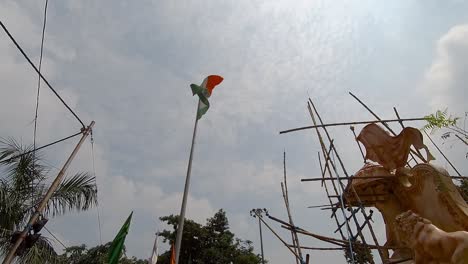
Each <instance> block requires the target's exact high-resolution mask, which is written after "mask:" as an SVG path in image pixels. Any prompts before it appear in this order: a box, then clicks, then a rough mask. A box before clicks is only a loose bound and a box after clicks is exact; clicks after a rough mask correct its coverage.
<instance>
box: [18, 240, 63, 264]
mask: <svg viewBox="0 0 468 264" xmlns="http://www.w3.org/2000/svg"><path fill="white" fill-rule="evenodd" d="M18 260H19V261H18V262H19V263H24V264H26V263H27V264H43V263H58V262H59V258H58V255H57V252H55V250H54V248H53V247H52V245H51V244H50V242H49V240H48V239H47V238H46V237H43V236H41V237H39V240H37V242H36V243H35V244H34V246H32V247H31V248H30V249H29V250H28V251H27V252H26V253H25V254H24V255H23V256H21V257H19V259H18Z"/></svg>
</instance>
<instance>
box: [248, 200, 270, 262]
mask: <svg viewBox="0 0 468 264" xmlns="http://www.w3.org/2000/svg"><path fill="white" fill-rule="evenodd" d="M265 210H266V209H263V210H262V209H260V208H257V209H252V210H250V215H251V216H253V217H257V218H258V229H259V230H260V250H261V252H262V264H265V255H264V254H263V235H262V222H261V220H260V217H262V213H263V212H265Z"/></svg>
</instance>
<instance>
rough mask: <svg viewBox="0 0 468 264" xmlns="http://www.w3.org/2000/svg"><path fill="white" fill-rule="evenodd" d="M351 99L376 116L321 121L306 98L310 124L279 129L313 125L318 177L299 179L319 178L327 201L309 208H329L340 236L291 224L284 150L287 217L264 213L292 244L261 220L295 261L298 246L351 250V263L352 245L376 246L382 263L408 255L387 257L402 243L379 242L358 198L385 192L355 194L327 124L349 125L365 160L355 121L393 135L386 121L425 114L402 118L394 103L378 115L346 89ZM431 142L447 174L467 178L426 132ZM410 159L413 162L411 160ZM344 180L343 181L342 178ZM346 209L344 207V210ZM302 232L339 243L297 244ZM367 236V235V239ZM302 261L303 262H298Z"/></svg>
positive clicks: (413, 154)
mask: <svg viewBox="0 0 468 264" xmlns="http://www.w3.org/2000/svg"><path fill="white" fill-rule="evenodd" d="M349 94H350V95H351V96H352V97H353V98H354V99H356V100H357V101H358V102H359V103H360V104H361V105H362V106H363V107H364V108H365V109H366V110H367V111H368V112H369V113H370V114H372V115H373V116H374V118H375V119H376V120H371V121H353V122H342V123H324V121H323V120H322V117H321V116H320V114H319V112H318V110H317V108H316V106H315V104H314V102H312V100H311V99H310V98H309V99H308V101H307V109H308V111H309V114H310V117H311V120H312V125H311V126H305V127H300V128H295V129H289V130H284V131H281V132H280V134H285V133H289V132H293V131H299V130H305V129H314V130H315V132H316V133H315V134H316V136H317V139H318V142H319V144H320V148H321V150H320V151H319V152H318V153H317V159H318V162H319V165H320V175H321V176H320V177H315V178H305V179H301V182H320V183H321V186H322V187H323V188H324V189H325V193H326V196H327V200H328V204H322V205H314V206H309V207H308V208H319V209H321V210H331V218H333V219H334V221H335V223H336V227H337V228H336V229H335V231H334V233H339V235H340V239H337V238H332V237H328V236H323V235H318V234H314V233H312V232H309V231H306V230H304V229H302V228H299V227H297V226H295V225H294V223H293V221H292V217H291V212H290V206H289V197H288V190H287V181H286V157H285V154H284V160H283V166H284V183H283V182H282V183H281V191H282V194H283V199H284V203H285V206H286V211H287V214H288V220H289V221H283V220H280V219H278V218H276V217H273V216H271V215H270V214H269V213H267V216H268V218H269V219H270V220H273V221H275V222H277V223H279V224H281V227H282V228H285V229H287V230H289V231H290V232H291V238H292V239H291V240H292V243H291V244H287V243H286V242H285V240H284V239H282V238H281V237H280V236H279V235H278V234H277V233H276V232H275V231H274V230H273V229H272V228H271V227H270V226H269V225H267V224H266V222H265V219H266V218H265V219H263V218H262V219H261V220H262V222H263V223H264V224H265V226H267V227H268V228H269V229H270V231H272V232H273V234H274V235H275V236H276V237H277V238H278V239H279V240H280V241H281V242H282V243H283V244H284V245H285V246H286V247H287V248H288V249H289V250H290V251H291V252H292V253H293V254H294V255H295V257H296V263H298V261H299V260H301V259H302V256H300V257H301V258H299V255H301V253H300V251H299V250H300V249H304V250H317V251H334V250H345V251H346V250H350V251H351V252H350V253H351V254H350V258H351V260H350V261H352V262H353V263H354V258H353V256H354V253H352V252H353V248H354V247H355V246H356V247H357V246H360V247H362V246H364V247H367V248H368V249H372V250H377V252H378V254H379V257H380V261H381V263H383V264H396V263H401V262H404V261H407V260H409V259H398V260H395V259H389V256H388V252H387V250H389V249H390V250H395V249H403V248H401V247H388V246H381V245H380V243H379V241H378V239H377V236H376V234H375V232H374V229H373V226H372V222H373V220H372V216H373V210H371V209H370V210H367V209H366V208H365V207H364V204H363V202H362V200H361V198H360V196H363V197H367V198H366V201H367V200H368V199H369V198H370V199H372V200H374V199H375V201H380V200H381V199H385V196H387V195H388V194H386V193H372V194H361V195H358V193H357V192H356V190H355V189H354V186H353V185H351V184H350V183H351V182H352V181H353V180H354V179H358V178H355V177H354V175H351V174H349V173H348V171H347V169H346V166H345V164H344V162H343V160H342V158H341V156H340V153H339V151H338V149H337V148H338V147H337V146H336V145H335V143H334V139H333V138H332V136H331V135H330V133H329V131H328V129H327V128H328V127H333V126H343V125H351V126H350V127H349V128H350V130H351V131H352V135H353V140H355V141H356V144H357V145H358V148H359V151H360V154H361V156H362V158H363V160H364V162H367V161H366V156H365V154H364V151H363V149H362V147H361V145H360V142H359V141H358V140H357V136H356V132H355V128H354V126H352V125H355V124H372V123H379V124H382V125H383V126H384V127H385V128H386V129H387V130H388V131H389V132H390V133H391V134H392V135H393V136H396V133H395V132H394V131H393V130H392V129H391V127H390V126H389V125H388V124H387V123H389V122H398V123H399V125H400V126H401V128H402V129H403V128H405V125H404V122H406V121H419V120H425V118H407V119H404V118H401V117H400V114H399V113H398V111H397V109H396V107H393V111H394V112H395V115H396V117H397V119H386V120H384V119H381V118H380V117H379V116H378V115H377V114H376V113H375V112H374V111H372V110H371V109H370V108H369V106H367V105H366V104H365V103H364V102H363V101H362V100H361V99H359V98H358V97H357V96H355V95H354V94H352V93H351V92H350V93H349ZM428 138H429V139H430V140H431V142H432V143H433V144H434V147H435V148H436V149H437V150H438V151H439V153H440V154H441V155H442V156H443V157H444V158H445V159H446V160H447V162H448V163H449V164H450V165H451V166H452V168H453V169H454V170H455V172H457V174H458V176H449V177H450V178H451V179H468V176H462V175H461V174H460V173H459V172H458V171H457V170H456V168H455V167H454V166H453V164H452V163H451V162H450V161H449V160H448V158H447V156H446V155H445V154H444V153H443V152H442V150H440V148H439V147H438V146H437V145H436V144H435V142H433V140H432V139H431V138H430V137H429V136H428ZM421 162H423V163H426V162H427V161H426V159H425V158H424V157H423V155H422V154H421V153H420V151H419V150H417V149H414V147H413V148H411V149H410V153H409V159H408V161H407V166H409V167H410V168H411V167H413V166H415V165H417V164H419V163H421ZM410 163H412V164H410ZM366 178H374V179H388V178H395V176H388V175H373V176H366ZM343 181H345V182H343ZM345 186H347V188H348V189H347V190H346V191H347V192H348V195H351V196H353V198H354V199H355V200H356V201H357V206H352V205H349V204H345V203H344V195H343V193H344V192H345ZM345 209H346V210H345ZM339 211H340V212H341V214H342V216H339V214H337V212H339ZM353 223H354V224H353ZM364 233H367V234H368V235H370V238H371V240H372V241H373V244H369V243H368V242H367V241H366V236H365V235H364ZM298 234H300V235H305V236H309V237H313V238H315V239H318V240H321V241H323V242H326V243H329V244H332V245H335V246H338V247H307V246H301V245H299V240H298V238H297V235H298ZM368 238H369V237H367V239H368ZM306 260H307V263H308V262H309V254H307V256H306ZM369 261H370V263H375V262H376V261H375V262H374V260H369ZM301 263H302V262H301Z"/></svg>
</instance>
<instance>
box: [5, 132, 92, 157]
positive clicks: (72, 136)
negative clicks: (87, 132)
mask: <svg viewBox="0 0 468 264" xmlns="http://www.w3.org/2000/svg"><path fill="white" fill-rule="evenodd" d="M82 133H83V132H81V131H80V132H78V133H75V134H73V135H71V136H68V137H65V138H62V139H59V140H56V141H54V142H52V143H49V144H47V145H44V146H42V147H38V148H36V149H35V150H34V149H33V150H30V151H26V152H24V153H21V154H19V155H16V156H13V157H11V158H8V159H6V160H0V163H5V162H9V161H10V160H13V159H17V158H21V157H22V156H24V155H28V154H30V153H32V152H34V151H38V150H41V149H44V148H47V147H50V146H52V145H55V144H58V143H60V142H63V141H65V140H67V139H70V138H74V137H76V136H78V135H81V134H82Z"/></svg>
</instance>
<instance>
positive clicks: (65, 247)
mask: <svg viewBox="0 0 468 264" xmlns="http://www.w3.org/2000/svg"><path fill="white" fill-rule="evenodd" d="M44 229H45V230H46V231H47V232H48V233H49V234H50V235H51V236H52V237H53V238H54V239H55V241H57V242H59V243H60V245H62V247H63V249H67V248H68V247H67V246H65V244H64V243H63V242H62V241H60V239H58V237H56V236H55V235H54V234H53V233H52V232H51V231H50V230H49V229H47V227H45V226H44Z"/></svg>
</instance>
